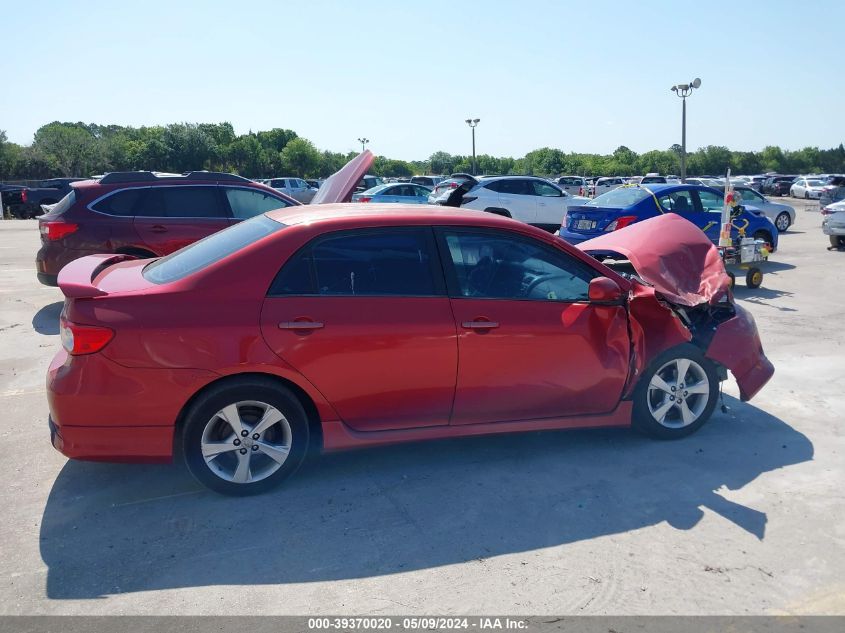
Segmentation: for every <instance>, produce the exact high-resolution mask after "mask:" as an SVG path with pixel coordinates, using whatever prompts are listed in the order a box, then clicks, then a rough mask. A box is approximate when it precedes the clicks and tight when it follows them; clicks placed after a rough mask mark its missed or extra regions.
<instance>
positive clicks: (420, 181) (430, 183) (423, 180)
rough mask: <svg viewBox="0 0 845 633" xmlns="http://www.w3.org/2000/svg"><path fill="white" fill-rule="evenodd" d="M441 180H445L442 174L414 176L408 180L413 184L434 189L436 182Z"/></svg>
mask: <svg viewBox="0 0 845 633" xmlns="http://www.w3.org/2000/svg"><path fill="white" fill-rule="evenodd" d="M442 180H445V178H444V177H443V176H414V177H413V178H411V180H410V182H412V183H414V184H415V185H422V186H423V187H428V188H429V189H434V188H435V187H436V186H437V183H439V182H440V181H442Z"/></svg>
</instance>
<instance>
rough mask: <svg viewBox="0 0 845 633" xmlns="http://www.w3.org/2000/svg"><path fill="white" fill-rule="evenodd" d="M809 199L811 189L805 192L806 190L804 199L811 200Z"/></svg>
mask: <svg viewBox="0 0 845 633" xmlns="http://www.w3.org/2000/svg"><path fill="white" fill-rule="evenodd" d="M809 199H810V192H809V191H805V192H804V200H809Z"/></svg>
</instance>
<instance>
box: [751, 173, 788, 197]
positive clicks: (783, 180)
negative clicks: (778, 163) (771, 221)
mask: <svg viewBox="0 0 845 633" xmlns="http://www.w3.org/2000/svg"><path fill="white" fill-rule="evenodd" d="M795 178H796V176H769V177H768V178H767V179H766V180H764V181H763V186H762V187H761V188H760V193H762V194H764V195H766V194H768V195H772V196H785V195H787V194H789V188H790V187H791V186H792V183H793V182H794V181H795Z"/></svg>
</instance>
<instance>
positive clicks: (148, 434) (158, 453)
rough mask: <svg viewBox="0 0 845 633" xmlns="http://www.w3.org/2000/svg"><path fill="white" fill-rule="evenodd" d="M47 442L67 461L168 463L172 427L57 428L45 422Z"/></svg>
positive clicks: (170, 452)
mask: <svg viewBox="0 0 845 633" xmlns="http://www.w3.org/2000/svg"><path fill="white" fill-rule="evenodd" d="M48 424H49V426H50V443H51V444H52V445H53V448H55V449H56V450H57V451H59V452H60V453H61V454H62V455H64V456H65V457H69V458H71V459H82V460H88V461H102V462H143V463H149V462H161V463H164V462H169V461H170V460H171V459H172V456H173V427H154V426H153V427H150V426H134V427H133V426H121V427H112V428H103V427H92V426H64V427H59V426H58V425H57V424H56V423H55V422H54V421H53V418H52V417H51V418H49V419H48Z"/></svg>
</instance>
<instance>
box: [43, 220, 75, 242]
mask: <svg viewBox="0 0 845 633" xmlns="http://www.w3.org/2000/svg"><path fill="white" fill-rule="evenodd" d="M78 229H79V225H78V224H73V223H72V222H40V223H39V224H38V230H39V231H40V232H41V235H42V236H44V237H45V238H47V239H48V240H50V241H51V242H54V241H56V240H60V239H62V238H63V237H66V236H68V235H70V234H71V233H75V232H76V231H77V230H78Z"/></svg>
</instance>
